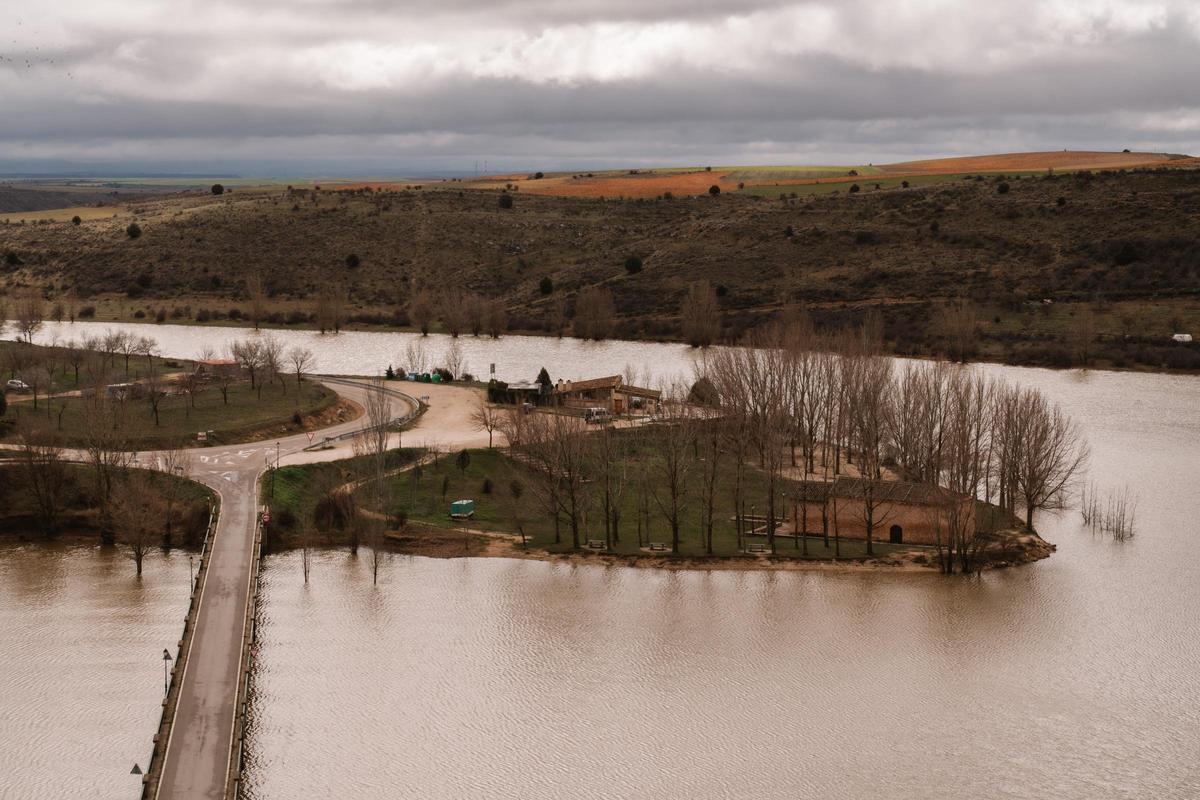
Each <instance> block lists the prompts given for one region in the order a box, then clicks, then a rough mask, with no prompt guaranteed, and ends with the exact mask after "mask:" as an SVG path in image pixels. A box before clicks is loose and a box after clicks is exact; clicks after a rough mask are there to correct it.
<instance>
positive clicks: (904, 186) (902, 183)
mask: <svg viewBox="0 0 1200 800" xmlns="http://www.w3.org/2000/svg"><path fill="white" fill-rule="evenodd" d="M900 188H901V189H907V188H908V181H900Z"/></svg>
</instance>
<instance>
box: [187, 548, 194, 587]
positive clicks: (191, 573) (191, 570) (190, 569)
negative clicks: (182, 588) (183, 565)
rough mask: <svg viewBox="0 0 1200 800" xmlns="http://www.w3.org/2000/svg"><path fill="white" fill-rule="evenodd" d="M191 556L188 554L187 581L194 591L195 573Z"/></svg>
mask: <svg viewBox="0 0 1200 800" xmlns="http://www.w3.org/2000/svg"><path fill="white" fill-rule="evenodd" d="M193 563H194V562H193V557H192V556H190V555H189V556H188V581H189V582H190V584H191V587H192V591H193V592H194V591H196V573H195V570H194V567H193Z"/></svg>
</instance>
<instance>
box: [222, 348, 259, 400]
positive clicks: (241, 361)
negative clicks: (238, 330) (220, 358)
mask: <svg viewBox="0 0 1200 800" xmlns="http://www.w3.org/2000/svg"><path fill="white" fill-rule="evenodd" d="M229 354H230V356H231V357H232V358H233V360H234V361H236V362H237V363H238V365H239V366H240V367H241V368H242V369H244V370H246V373H247V374H248V375H249V376H250V388H251V389H255V388H258V389H259V393H258V396H259V397H262V390H261V388H260V383H259V381H257V377H258V374H259V373H260V372H261V371H262V368H263V348H262V344H261V343H259V342H256V341H254V340H252V339H246V340H244V341H240V342H234V343H233V344H231V345H230V347H229ZM227 402H228V401H227Z"/></svg>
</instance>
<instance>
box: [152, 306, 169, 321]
mask: <svg viewBox="0 0 1200 800" xmlns="http://www.w3.org/2000/svg"><path fill="white" fill-rule="evenodd" d="M154 321H155V322H166V321H167V310H166V309H165V308H160V309H159V310H158V312H157V313H155V315H154Z"/></svg>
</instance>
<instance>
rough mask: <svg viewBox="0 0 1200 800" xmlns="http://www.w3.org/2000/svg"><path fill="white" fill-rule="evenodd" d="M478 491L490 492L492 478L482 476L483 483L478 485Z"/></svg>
mask: <svg viewBox="0 0 1200 800" xmlns="http://www.w3.org/2000/svg"><path fill="white" fill-rule="evenodd" d="M479 491H481V492H483V493H484V494H491V493H492V479H491V478H484V479H483V485H482V486H480V487H479Z"/></svg>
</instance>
